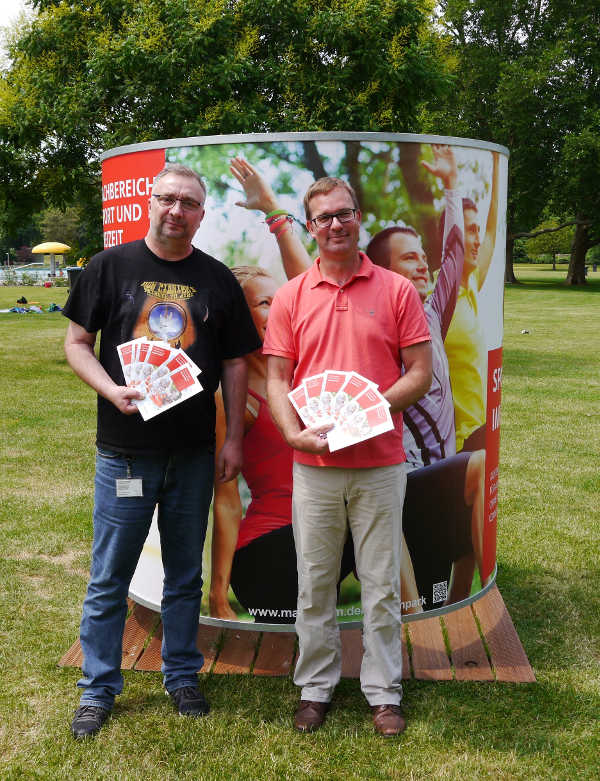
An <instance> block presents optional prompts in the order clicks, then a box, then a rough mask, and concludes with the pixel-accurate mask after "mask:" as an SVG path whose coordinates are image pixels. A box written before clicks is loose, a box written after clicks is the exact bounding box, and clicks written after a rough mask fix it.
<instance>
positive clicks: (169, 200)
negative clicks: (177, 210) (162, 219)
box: [152, 193, 202, 212]
mask: <svg viewBox="0 0 600 781" xmlns="http://www.w3.org/2000/svg"><path fill="white" fill-rule="evenodd" d="M152 197H153V198H156V200H157V201H158V202H159V203H160V205H161V206H164V207H165V209H172V208H173V206H175V204H176V203H177V201H179V203H180V204H181V208H182V209H183V211H184V212H195V211H197V210H198V209H201V208H202V204H201V203H199V202H198V201H194V200H193V198H176V197H175V196H174V195H159V194H158V193H152Z"/></svg>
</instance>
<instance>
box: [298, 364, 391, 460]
mask: <svg viewBox="0 0 600 781" xmlns="http://www.w3.org/2000/svg"><path fill="white" fill-rule="evenodd" d="M288 398H289V400H290V401H291V403H292V406H293V407H294V409H295V410H296V412H297V413H298V415H299V416H300V419H301V420H302V422H303V423H304V425H305V426H307V427H311V426H321V425H325V424H330V425H332V426H333V428H332V429H331V430H330V431H328V433H327V442H328V445H329V450H330V451H331V452H332V453H333V452H334V451H335V450H341V448H344V447H348V446H349V445H355V444H356V443H357V442H362V441H364V440H365V439H370V438H371V437H376V436H378V435H379V434H383V433H384V432H386V431H391V430H392V429H393V428H394V423H393V421H392V417H391V415H390V405H389V403H388V402H387V401H386V399H385V398H384V397H383V396H382V395H381V393H380V392H379V390H378V386H377V385H376V384H375V383H374V382H371V380H368V379H367V378H366V377H362V376H361V375H360V374H357V373H356V372H342V371H330V370H328V371H325V372H323V373H322V374H315V375H314V376H312V377H307V378H306V379H305V380H303V382H302V383H301V384H300V385H298V386H297V387H296V388H294V389H293V390H291V391H290V392H289V393H288Z"/></svg>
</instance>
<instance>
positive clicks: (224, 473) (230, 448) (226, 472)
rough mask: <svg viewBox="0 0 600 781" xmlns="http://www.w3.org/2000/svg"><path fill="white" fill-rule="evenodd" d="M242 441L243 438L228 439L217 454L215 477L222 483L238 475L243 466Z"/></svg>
mask: <svg viewBox="0 0 600 781" xmlns="http://www.w3.org/2000/svg"><path fill="white" fill-rule="evenodd" d="M242 462H243V456H242V442H241V440H239V441H238V440H228V439H226V440H225V442H224V443H223V447H222V448H221V450H220V451H219V453H218V454H217V460H216V463H215V479H216V480H218V481H219V482H220V483H226V482H227V481H228V480H233V478H234V477H237V475H238V474H239V471H240V469H241V468H242Z"/></svg>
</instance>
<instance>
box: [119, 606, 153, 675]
mask: <svg viewBox="0 0 600 781" xmlns="http://www.w3.org/2000/svg"><path fill="white" fill-rule="evenodd" d="M158 620H159V614H158V613H157V612H155V611H154V610H150V609H149V608H147V607H144V606H143V605H135V606H134V608H133V611H132V613H131V615H130V616H129V618H128V619H127V621H125V631H124V632H123V658H122V659H121V669H122V670H131V669H133V666H134V664H135V663H136V662H137V660H138V658H139V657H140V656H141V654H142V651H143V650H144V646H145V644H146V640H147V639H148V635H149V634H150V633H151V632H152V630H153V629H154V627H155V626H156V624H157V623H158Z"/></svg>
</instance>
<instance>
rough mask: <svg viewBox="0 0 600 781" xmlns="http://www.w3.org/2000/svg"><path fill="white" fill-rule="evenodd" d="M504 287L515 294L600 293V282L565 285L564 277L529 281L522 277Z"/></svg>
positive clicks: (595, 280) (596, 280)
mask: <svg viewBox="0 0 600 781" xmlns="http://www.w3.org/2000/svg"><path fill="white" fill-rule="evenodd" d="M505 287H506V288H507V289H509V290H511V291H514V292H515V293H526V292H527V291H530V290H542V291H544V292H545V293H547V292H548V291H549V290H556V291H557V292H559V291H560V292H564V293H567V294H568V293H600V280H598V279H593V280H588V281H587V282H586V284H585V285H567V284H566V283H565V280H564V277H563V278H561V279H539V278H537V277H536V278H535V279H531V278H527V276H524V277H522V278H520V279H519V278H517V283H516V284H512V283H509V284H506V285H505Z"/></svg>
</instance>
